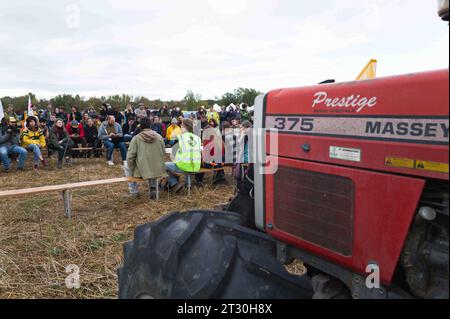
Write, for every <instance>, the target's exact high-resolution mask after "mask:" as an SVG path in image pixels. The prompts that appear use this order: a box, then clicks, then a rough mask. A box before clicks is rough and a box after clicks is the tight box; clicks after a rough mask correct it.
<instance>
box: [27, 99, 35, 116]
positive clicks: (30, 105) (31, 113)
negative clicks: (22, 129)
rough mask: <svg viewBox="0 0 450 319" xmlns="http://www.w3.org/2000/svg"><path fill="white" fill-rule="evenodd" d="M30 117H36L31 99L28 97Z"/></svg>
mask: <svg viewBox="0 0 450 319" xmlns="http://www.w3.org/2000/svg"><path fill="white" fill-rule="evenodd" d="M27 114H28V116H34V112H33V104H31V97H30V96H29V95H28V110H27Z"/></svg>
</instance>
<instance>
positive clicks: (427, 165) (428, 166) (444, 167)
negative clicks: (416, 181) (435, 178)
mask: <svg viewBox="0 0 450 319" xmlns="http://www.w3.org/2000/svg"><path fill="white" fill-rule="evenodd" d="M416 169H420V170H424V171H433V172H439V173H447V174H448V164H445V163H435V162H427V161H416Z"/></svg>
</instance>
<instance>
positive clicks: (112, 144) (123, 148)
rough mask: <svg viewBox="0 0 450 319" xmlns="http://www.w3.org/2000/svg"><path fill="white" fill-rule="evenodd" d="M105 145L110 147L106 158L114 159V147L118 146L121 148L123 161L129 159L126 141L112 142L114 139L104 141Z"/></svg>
mask: <svg viewBox="0 0 450 319" xmlns="http://www.w3.org/2000/svg"><path fill="white" fill-rule="evenodd" d="M103 144H105V147H106V148H107V149H108V150H107V151H106V160H108V161H110V160H111V159H112V155H113V152H114V148H116V147H117V148H118V149H119V150H120V154H121V155H122V161H126V160H127V146H126V145H125V142H112V141H108V140H106V141H103Z"/></svg>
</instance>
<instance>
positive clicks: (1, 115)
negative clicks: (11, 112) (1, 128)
mask: <svg viewBox="0 0 450 319" xmlns="http://www.w3.org/2000/svg"><path fill="white" fill-rule="evenodd" d="M4 117H5V113H4V112H3V105H2V100H0V121H1V120H2V119H3V118H4Z"/></svg>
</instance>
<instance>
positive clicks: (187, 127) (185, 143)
mask: <svg viewBox="0 0 450 319" xmlns="http://www.w3.org/2000/svg"><path fill="white" fill-rule="evenodd" d="M33 113H34V114H30V116H28V117H27V118H26V119H25V120H24V119H21V118H20V117H19V116H18V115H17V114H16V113H15V112H14V110H13V109H12V108H11V107H9V108H8V109H7V111H6V113H5V117H4V118H3V119H2V121H1V125H0V161H1V163H2V165H3V168H4V169H3V171H4V172H11V170H12V169H11V166H12V164H13V163H14V162H17V170H24V169H25V165H26V158H27V156H29V155H28V154H30V155H31V156H33V164H32V165H33V169H36V170H37V169H39V168H40V167H47V166H49V161H48V160H47V158H45V156H44V154H45V153H44V150H47V152H48V156H52V155H53V154H57V156H58V160H57V168H58V169H61V168H62V167H63V164H67V165H70V164H71V163H72V158H77V157H86V158H89V157H97V158H98V157H102V156H103V155H102V154H103V153H102V151H103V150H106V161H107V164H108V165H110V166H112V165H114V161H113V153H114V149H119V150H120V154H121V157H122V161H123V164H124V168H125V173H126V175H127V176H134V177H139V178H143V179H145V180H149V181H150V188H151V189H152V190H154V187H155V185H154V183H155V178H161V177H165V176H167V177H168V179H167V183H168V184H169V187H170V188H171V189H172V190H173V191H174V192H178V191H180V190H181V189H182V188H183V187H184V185H182V184H181V183H179V175H180V174H182V173H183V172H184V173H197V172H199V171H200V168H201V167H206V168H216V169H218V170H216V172H215V175H214V178H213V182H214V183H221V182H223V181H224V180H225V178H224V172H223V170H220V168H221V167H222V166H221V165H223V163H224V162H226V161H227V162H229V161H230V159H229V158H230V156H228V160H226V159H225V149H233V150H234V151H233V153H232V154H231V156H232V157H231V158H232V159H231V160H232V161H236V158H237V156H239V155H238V154H237V152H238V151H236V143H237V141H236V136H237V135H236V134H235V133H236V132H237V133H238V135H239V136H242V135H245V132H246V131H247V130H248V129H249V128H251V127H252V122H253V114H252V113H251V112H250V111H249V110H248V106H247V105H246V104H243V105H242V106H237V107H236V108H234V107H229V108H227V107H222V109H221V111H220V112H217V111H215V110H214V108H213V107H211V108H208V109H206V108H204V107H200V108H199V109H198V110H197V112H185V113H183V112H181V110H180V108H175V107H173V108H169V107H168V106H167V105H165V106H164V107H162V108H161V109H156V110H155V109H153V110H152V109H149V108H148V107H147V106H146V105H145V104H142V103H140V104H139V105H137V107H136V108H135V107H133V105H132V104H129V105H128V106H127V107H126V109H125V110H124V111H122V112H121V111H119V110H118V108H114V107H112V106H111V105H109V104H106V103H105V104H103V105H102V108H101V109H100V111H99V112H97V111H96V110H95V109H93V108H89V109H87V110H84V111H79V110H78V108H77V107H76V106H73V107H72V108H71V110H70V112H68V113H66V112H64V110H63V108H61V107H56V108H53V107H52V106H51V105H49V106H48V107H47V108H46V109H45V110H39V109H38V108H37V107H35V106H34V107H33ZM20 123H21V124H20ZM196 126H197V127H196ZM196 128H197V130H196ZM194 131H196V132H194ZM205 132H207V133H205ZM226 132H231V133H232V134H227V133H226ZM194 133H195V134H194ZM127 144H129V148H127ZM244 144H245V143H244ZM208 145H209V146H208ZM174 146H176V152H174V158H173V160H172V161H171V162H167V163H166V148H173V147H174ZM211 146H212V147H211ZM243 149H244V153H245V152H247V153H248V150H245V147H244V148H243ZM247 153H246V154H242V156H244V157H245V156H246V160H247V161H248V154H247ZM45 155H46V154H45ZM205 159H208V160H205ZM195 180H196V182H197V183H198V184H201V183H202V182H203V174H201V173H197V174H195ZM130 194H131V195H132V196H136V194H138V190H137V184H135V183H130ZM152 194H153V193H152Z"/></svg>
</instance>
